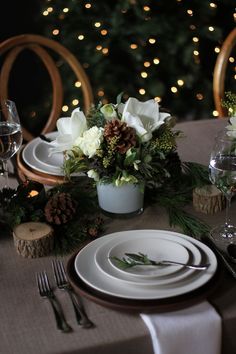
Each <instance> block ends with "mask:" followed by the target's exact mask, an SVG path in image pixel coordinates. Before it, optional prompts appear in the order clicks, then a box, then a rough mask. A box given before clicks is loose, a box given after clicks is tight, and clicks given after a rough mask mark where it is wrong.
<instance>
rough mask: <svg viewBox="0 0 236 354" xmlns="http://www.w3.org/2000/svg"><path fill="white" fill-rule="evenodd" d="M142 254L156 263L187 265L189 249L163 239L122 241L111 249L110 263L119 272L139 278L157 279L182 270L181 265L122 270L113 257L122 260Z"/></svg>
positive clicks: (137, 267)
mask: <svg viewBox="0 0 236 354" xmlns="http://www.w3.org/2000/svg"><path fill="white" fill-rule="evenodd" d="M138 252H141V253H143V254H145V255H147V256H148V258H149V259H153V260H155V261H162V260H173V261H176V262H181V263H187V262H188V260H189V253H188V251H187V249H186V248H185V247H184V246H182V245H181V244H179V243H175V242H172V241H169V240H164V239H161V238H150V237H145V235H144V237H143V238H141V239H138V240H135V241H134V240H127V241H121V242H120V243H118V244H116V245H114V246H113V247H111V249H110V251H109V252H108V261H109V262H110V263H111V265H112V266H113V267H115V268H116V270H117V271H119V272H122V273H128V274H131V275H132V276H135V277H137V278H150V279H151V278H156V277H162V276H163V275H169V274H172V273H175V272H177V271H178V270H180V269H181V268H182V266H181V265H173V266H172V265H171V266H170V265H164V266H163V265H162V266H141V265H140V266H135V267H131V268H126V269H122V268H120V267H119V266H118V264H117V261H116V260H115V259H114V258H113V257H118V258H120V259H122V258H123V257H125V258H127V257H126V256H125V253H138Z"/></svg>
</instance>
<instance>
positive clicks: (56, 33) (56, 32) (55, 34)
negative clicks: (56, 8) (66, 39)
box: [52, 29, 60, 36]
mask: <svg viewBox="0 0 236 354" xmlns="http://www.w3.org/2000/svg"><path fill="white" fill-rule="evenodd" d="M59 33H60V31H59V29H54V30H53V31H52V34H53V35H54V36H57V35H58V34H59Z"/></svg>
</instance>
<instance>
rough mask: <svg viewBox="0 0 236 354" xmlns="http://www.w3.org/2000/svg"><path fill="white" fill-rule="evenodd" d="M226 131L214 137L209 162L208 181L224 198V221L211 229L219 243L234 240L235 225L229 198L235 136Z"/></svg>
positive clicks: (235, 181) (234, 186) (234, 181)
mask: <svg viewBox="0 0 236 354" xmlns="http://www.w3.org/2000/svg"><path fill="white" fill-rule="evenodd" d="M228 133H229V132H228V130H227V129H225V130H223V131H222V132H220V134H219V135H218V136H217V137H216V139H215V144H214V147H213V149H212V152H211V157H210V164H209V176H210V181H211V182H212V183H213V184H215V185H216V187H217V188H218V189H219V190H220V191H221V192H222V193H223V195H224V196H225V198H226V216H225V223H224V224H223V225H220V226H217V227H215V228H214V229H213V230H212V231H211V237H212V238H213V239H214V240H215V241H216V243H219V244H222V243H223V244H225V243H232V242H235V241H236V227H235V226H234V225H233V224H232V223H231V221H230V205H231V199H232V197H233V196H234V194H235V192H236V138H234V137H232V136H229V135H228Z"/></svg>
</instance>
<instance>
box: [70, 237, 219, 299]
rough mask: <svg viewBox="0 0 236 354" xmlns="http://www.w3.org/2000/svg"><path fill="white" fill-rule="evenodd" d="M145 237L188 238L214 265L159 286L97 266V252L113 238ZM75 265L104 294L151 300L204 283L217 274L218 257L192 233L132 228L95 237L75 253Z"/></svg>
mask: <svg viewBox="0 0 236 354" xmlns="http://www.w3.org/2000/svg"><path fill="white" fill-rule="evenodd" d="M145 237H146V238H149V239H150V238H154V239H155V237H157V238H160V239H162V240H165V239H166V240H170V238H172V239H173V242H175V241H176V242H177V244H181V242H182V240H187V241H189V242H190V243H191V244H192V245H193V247H194V248H196V249H198V250H199V251H200V253H201V255H202V256H201V260H204V262H206V263H210V266H209V267H208V268H207V269H206V270H203V271H196V270H195V271H193V272H192V273H191V274H190V275H189V276H188V277H186V278H184V279H180V280H179V281H176V282H174V283H169V284H168V283H167V284H164V285H162V284H159V285H156V286H145V285H144V284H142V285H140V286H137V284H131V283H127V282H124V281H123V280H122V279H112V277H111V276H109V275H107V274H106V273H105V272H103V271H102V270H101V269H100V267H98V266H97V263H96V262H98V259H97V261H95V257H96V252H97V250H98V248H99V247H101V246H102V245H103V244H106V243H108V242H110V241H114V242H115V243H117V244H118V243H119V242H121V241H123V240H125V241H126V240H133V242H134V243H135V242H136V241H137V240H140V239H141V238H145ZM115 243H114V244H115ZM111 247H112V246H111ZM141 251H142V250H140V252H141ZM193 258H194V257H193ZM194 261H195V260H194ZM74 266H75V271H76V273H77V275H78V277H79V278H80V279H81V280H82V281H84V283H86V284H87V285H88V286H90V287H91V288H93V289H95V290H98V291H100V292H102V293H103V294H107V295H112V296H115V297H120V298H126V299H137V300H151V299H163V298H169V297H174V296H177V295H182V294H185V293H188V292H190V291H193V290H195V289H197V288H199V287H201V286H203V285H204V284H205V283H207V282H208V281H209V280H210V279H211V278H212V277H213V275H214V274H215V272H216V269H217V260H216V257H215V255H214V253H213V252H212V251H211V249H210V248H209V247H207V246H206V245H204V244H203V243H201V242H200V241H198V240H195V239H193V238H192V237H189V236H186V235H183V234H180V233H176V232H171V231H162V230H132V231H123V232H117V233H113V234H110V235H107V236H103V237H100V238H98V239H96V240H94V241H92V242H91V243H89V244H88V245H87V246H85V247H84V248H83V249H82V250H81V251H79V252H78V254H77V255H76V257H75V263H74ZM168 267H172V266H168ZM114 269H115V268H114ZM120 273H121V272H120ZM173 274H175V273H173ZM176 274H177V273H176ZM163 277H164V276H163ZM167 277H168V275H167Z"/></svg>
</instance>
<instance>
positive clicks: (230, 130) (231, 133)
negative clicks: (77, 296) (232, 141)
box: [226, 117, 236, 138]
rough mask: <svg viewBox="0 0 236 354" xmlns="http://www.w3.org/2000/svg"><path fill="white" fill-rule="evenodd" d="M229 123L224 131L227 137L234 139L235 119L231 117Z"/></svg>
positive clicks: (235, 130) (235, 134) (235, 131)
mask: <svg viewBox="0 0 236 354" xmlns="http://www.w3.org/2000/svg"><path fill="white" fill-rule="evenodd" d="M229 121H230V124H229V125H227V126H226V129H227V130H228V131H227V135H228V136H230V137H232V138H236V117H231V118H230V119H229Z"/></svg>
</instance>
